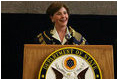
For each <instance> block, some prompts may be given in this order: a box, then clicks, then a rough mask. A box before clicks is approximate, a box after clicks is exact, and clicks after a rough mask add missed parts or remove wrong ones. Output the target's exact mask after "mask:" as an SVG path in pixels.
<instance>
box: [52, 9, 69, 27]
mask: <svg viewBox="0 0 118 80" xmlns="http://www.w3.org/2000/svg"><path fill="white" fill-rule="evenodd" d="M51 20H52V22H54V24H55V26H62V27H63V26H67V23H68V13H67V10H66V9H65V8H64V7H62V8H60V9H59V11H57V12H56V13H55V14H54V15H53V16H51Z"/></svg>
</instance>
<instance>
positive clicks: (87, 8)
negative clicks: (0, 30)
mask: <svg viewBox="0 0 118 80" xmlns="http://www.w3.org/2000/svg"><path fill="white" fill-rule="evenodd" d="M52 2H53V1H2V2H1V12H2V13H36V14H37V13H39V14H45V11H46V9H47V7H48V6H49V5H50V4H51V3H52ZM63 3H65V4H66V5H67V6H68V7H69V9H70V12H71V14H97V15H117V10H116V9H117V1H63Z"/></svg>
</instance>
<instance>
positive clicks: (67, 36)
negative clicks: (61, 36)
mask: <svg viewBox="0 0 118 80" xmlns="http://www.w3.org/2000/svg"><path fill="white" fill-rule="evenodd" d="M65 38H66V40H67V42H66V44H69V43H70V44H71V43H72V40H71V36H70V34H66V35H65Z"/></svg>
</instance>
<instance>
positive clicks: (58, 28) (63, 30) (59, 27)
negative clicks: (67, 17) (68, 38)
mask: <svg viewBox="0 0 118 80" xmlns="http://www.w3.org/2000/svg"><path fill="white" fill-rule="evenodd" d="M55 28H56V30H57V32H58V33H60V32H66V28H67V26H55Z"/></svg>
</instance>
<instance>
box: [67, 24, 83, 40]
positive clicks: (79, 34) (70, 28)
mask: <svg viewBox="0 0 118 80" xmlns="http://www.w3.org/2000/svg"><path fill="white" fill-rule="evenodd" d="M69 31H70V33H71V34H72V36H73V37H75V38H76V39H78V40H79V41H80V40H81V37H82V35H81V33H79V32H77V31H76V30H75V29H74V28H72V27H71V26H69Z"/></svg>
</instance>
